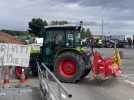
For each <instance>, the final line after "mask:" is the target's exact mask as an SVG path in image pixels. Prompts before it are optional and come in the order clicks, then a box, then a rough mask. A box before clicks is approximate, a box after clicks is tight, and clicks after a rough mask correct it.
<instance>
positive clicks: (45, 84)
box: [37, 62, 72, 100]
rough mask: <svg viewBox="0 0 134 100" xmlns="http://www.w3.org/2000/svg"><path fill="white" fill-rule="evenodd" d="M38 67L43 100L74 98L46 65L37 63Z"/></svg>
mask: <svg viewBox="0 0 134 100" xmlns="http://www.w3.org/2000/svg"><path fill="white" fill-rule="evenodd" d="M37 66H38V76H39V82H40V83H39V84H40V90H41V97H42V99H43V100H66V99H68V98H71V97H72V95H71V94H69V93H68V92H67V90H66V88H65V87H64V86H63V84H62V83H61V82H60V81H59V80H58V79H57V78H56V76H55V75H54V74H53V73H52V72H51V71H50V70H49V69H48V68H47V67H46V65H45V64H43V63H42V64H41V65H40V64H39V63H38V62H37Z"/></svg>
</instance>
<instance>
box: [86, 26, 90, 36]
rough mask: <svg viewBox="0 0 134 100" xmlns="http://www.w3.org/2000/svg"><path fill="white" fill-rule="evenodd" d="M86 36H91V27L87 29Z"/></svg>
mask: <svg viewBox="0 0 134 100" xmlns="http://www.w3.org/2000/svg"><path fill="white" fill-rule="evenodd" d="M86 37H91V31H90V29H89V28H87V30H86Z"/></svg>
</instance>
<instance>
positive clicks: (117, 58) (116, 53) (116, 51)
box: [114, 48, 121, 66]
mask: <svg viewBox="0 0 134 100" xmlns="http://www.w3.org/2000/svg"><path fill="white" fill-rule="evenodd" d="M114 63H115V64H117V65H119V66H120V65H121V57H120V54H119V49H117V48H115V49H114Z"/></svg>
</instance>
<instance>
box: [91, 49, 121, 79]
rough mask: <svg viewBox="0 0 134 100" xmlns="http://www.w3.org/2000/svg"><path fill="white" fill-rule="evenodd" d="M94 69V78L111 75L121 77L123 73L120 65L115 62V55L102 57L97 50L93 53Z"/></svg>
mask: <svg viewBox="0 0 134 100" xmlns="http://www.w3.org/2000/svg"><path fill="white" fill-rule="evenodd" d="M92 71H93V75H94V78H99V79H100V78H101V79H107V78H109V77H111V76H114V77H119V76H120V74H121V69H120V66H119V65H118V64H117V63H116V62H115V59H114V57H110V58H102V56H101V54H100V53H99V52H97V51H95V52H94V55H93V65H92Z"/></svg>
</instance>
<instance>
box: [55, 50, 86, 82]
mask: <svg viewBox="0 0 134 100" xmlns="http://www.w3.org/2000/svg"><path fill="white" fill-rule="evenodd" d="M84 66H85V64H84V61H83V59H82V57H81V56H80V55H78V54H75V53H71V52H65V53H62V54H60V55H59V56H58V57H57V58H56V61H55V69H54V72H55V75H56V76H57V78H58V79H59V80H60V81H62V82H67V83H74V82H77V81H79V80H80V79H81V76H82V75H83V71H84V70H85V69H84Z"/></svg>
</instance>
